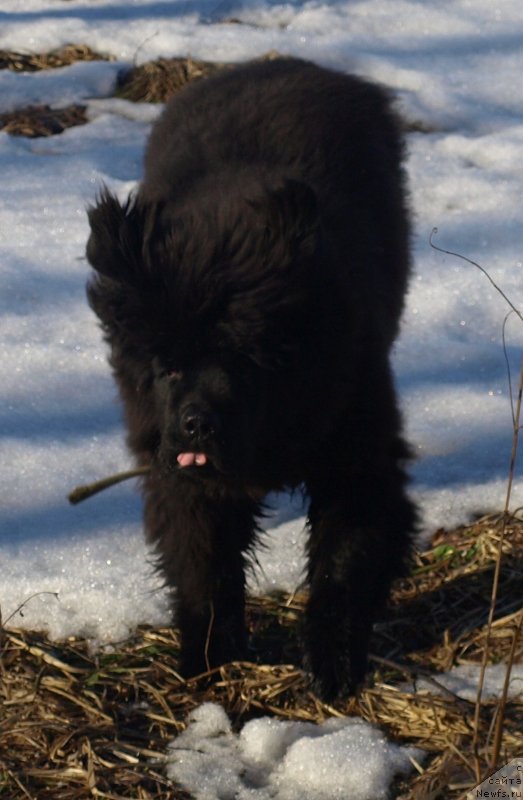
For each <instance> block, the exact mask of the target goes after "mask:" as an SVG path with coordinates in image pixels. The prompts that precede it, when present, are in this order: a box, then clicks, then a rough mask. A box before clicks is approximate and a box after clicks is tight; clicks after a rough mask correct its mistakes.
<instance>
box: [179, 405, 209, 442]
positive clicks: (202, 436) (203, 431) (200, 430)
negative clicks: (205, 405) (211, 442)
mask: <svg viewBox="0 0 523 800" xmlns="http://www.w3.org/2000/svg"><path fill="white" fill-rule="evenodd" d="M181 429H182V433H183V435H184V436H186V437H187V440H188V441H189V442H200V443H203V442H206V441H207V440H208V439H210V437H211V436H212V435H213V434H214V432H215V426H214V424H213V420H212V419H211V415H210V414H208V413H206V412H205V411H203V410H202V409H201V408H198V406H195V405H190V406H187V408H186V409H184V411H183V412H182V417H181Z"/></svg>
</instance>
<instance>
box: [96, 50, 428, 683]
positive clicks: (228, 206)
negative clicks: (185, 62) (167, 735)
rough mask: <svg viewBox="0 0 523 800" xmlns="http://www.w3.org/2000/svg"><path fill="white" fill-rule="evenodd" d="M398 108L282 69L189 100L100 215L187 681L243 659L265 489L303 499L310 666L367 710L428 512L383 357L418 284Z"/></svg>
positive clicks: (107, 326)
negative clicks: (390, 618) (380, 640)
mask: <svg viewBox="0 0 523 800" xmlns="http://www.w3.org/2000/svg"><path fill="white" fill-rule="evenodd" d="M401 161H402V140H401V134H400V125H399V122H398V119H397V118H396V116H395V115H394V113H393V111H392V110H391V104H390V100H389V97H388V96H387V93H386V92H385V91H384V90H383V89H382V88H379V87H378V86H375V85H373V84H371V83H368V82H366V81H364V80H361V79H359V78H355V77H350V76H347V75H342V74H338V73H336V72H332V71H329V70H326V69H321V68H319V67H317V66H314V65H313V64H310V63H307V62H303V61H299V60H293V59H278V60H275V61H270V62H264V63H252V64H249V65H246V66H241V67H238V68H235V69H230V70H226V71H223V72H222V73H220V74H219V75H217V76H216V77H212V78H208V79H206V80H202V81H201V82H198V83H194V84H192V85H190V86H189V87H188V88H186V89H184V90H183V91H182V92H180V94H178V95H177V96H176V97H175V98H174V99H173V100H171V102H170V103H169V104H168V105H167V107H166V109H165V112H164V113H163V115H162V116H161V117H160V119H159V121H158V122H157V123H156V124H155V126H154V128H153V131H152V134H151V137H150V140H149V144H148V147H147V151H146V157H145V177H144V179H143V181H142V183H141V185H140V188H139V190H138V193H137V195H136V196H135V197H133V198H131V199H129V200H128V201H127V202H126V203H125V204H123V205H122V204H120V202H119V201H118V200H117V199H116V198H115V197H114V196H112V195H111V194H109V193H108V192H105V193H104V194H103V195H102V196H101V197H100V199H99V201H98V203H97V204H96V205H95V206H94V207H93V208H91V209H90V211H89V221H90V225H91V236H90V239H89V242H88V246H87V257H88V259H89V261H90V263H91V265H92V266H93V267H94V270H95V273H94V275H93V277H92V279H91V281H90V283H89V287H88V296H89V301H90V303H91V306H92V308H93V309H94V310H95V312H96V313H97V315H98V316H99V318H100V320H101V322H102V325H103V329H104V332H105V336H106V339H107V341H108V343H109V345H110V348H111V364H112V368H113V370H114V374H115V377H116V381H117V383H118V386H119V389H120V393H121V396H122V399H123V403H124V407H125V415H126V421H127V426H128V431H129V435H128V443H129V446H130V448H131V450H132V451H133V452H134V454H135V456H136V459H137V461H138V463H139V464H142V465H145V464H147V465H150V466H151V472H150V475H149V476H148V477H146V478H145V481H144V495H145V527H146V531H147V537H148V540H149V541H150V542H151V543H152V544H153V545H154V546H155V547H156V550H157V553H158V559H159V567H160V569H161V570H162V572H163V574H164V575H165V578H166V580H167V582H168V584H169V585H170V586H172V587H176V613H177V622H178V625H179V626H180V628H181V633H182V655H181V670H182V672H183V674H185V675H188V676H189V675H193V674H195V673H198V672H201V671H204V670H206V669H207V668H208V667H213V666H216V665H219V664H222V663H224V662H227V661H229V660H232V659H238V658H242V657H244V656H245V652H246V650H245V648H246V633H245V624H244V600H245V579H244V569H245V566H246V560H247V559H248V556H249V552H250V550H251V549H252V547H253V544H254V542H255V538H256V535H257V532H258V522H257V521H258V519H259V517H260V513H261V509H262V502H263V498H264V496H265V495H266V493H267V492H269V491H272V490H281V489H284V488H286V487H296V486H299V485H304V486H305V489H306V492H307V494H308V496H309V498H310V507H309V515H308V528H309V540H308V581H309V586H310V599H309V602H308V607H307V612H306V618H305V630H304V638H305V647H306V652H307V662H306V663H307V665H308V668H309V669H310V670H311V671H312V674H313V676H314V679H315V685H316V687H317V689H318V691H319V692H320V693H321V695H322V696H323V697H325V698H332V697H335V696H336V695H338V694H340V693H345V692H350V691H354V689H355V688H356V687H357V686H358V684H359V683H360V682H361V681H362V678H363V677H364V674H365V670H366V664H367V651H368V642H369V635H370V633H371V628H372V624H373V621H374V620H375V619H376V616H377V615H378V614H379V613H380V611H381V610H382V608H383V606H384V604H385V602H386V599H387V596H388V593H389V589H390V585H391V581H392V580H393V579H394V578H395V577H396V576H397V575H399V574H400V573H401V572H402V569H403V566H404V563H405V559H406V556H407V554H408V550H409V545H410V542H411V536H412V531H413V529H414V522H415V513H414V509H413V506H412V504H411V502H410V501H409V500H408V498H407V496H406V494H405V484H406V478H405V473H404V471H403V464H404V461H405V459H406V457H407V455H408V453H407V448H406V446H405V444H404V442H403V439H402V437H401V430H400V428H401V425H400V418H399V414H398V410H397V405H396V399H395V392H394V387H393V382H392V378H391V370H390V365H389V352H390V348H391V345H392V342H393V340H394V338H395V336H396V334H397V331H398V320H399V317H400V313H401V310H402V305H403V298H404V293H405V289H406V283H407V278H408V272H409V243H408V239H409V224H408V214H407V210H406V202H405V191H404V175H403V171H402V167H401Z"/></svg>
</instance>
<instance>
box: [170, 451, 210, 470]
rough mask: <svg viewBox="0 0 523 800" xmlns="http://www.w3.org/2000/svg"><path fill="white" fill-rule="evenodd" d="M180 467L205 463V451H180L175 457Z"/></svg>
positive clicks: (201, 465)
mask: <svg viewBox="0 0 523 800" xmlns="http://www.w3.org/2000/svg"><path fill="white" fill-rule="evenodd" d="M176 460H177V462H178V464H179V465H180V467H193V466H194V465H195V464H196V466H197V467H203V465H204V464H206V463H207V456H206V455H205V453H180V455H179V456H177V458H176Z"/></svg>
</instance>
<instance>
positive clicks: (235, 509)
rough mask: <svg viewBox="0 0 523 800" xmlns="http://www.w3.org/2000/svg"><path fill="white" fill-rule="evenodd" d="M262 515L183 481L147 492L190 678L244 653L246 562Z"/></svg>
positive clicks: (153, 538) (150, 523) (150, 532)
mask: <svg viewBox="0 0 523 800" xmlns="http://www.w3.org/2000/svg"><path fill="white" fill-rule="evenodd" d="M256 510H257V509H256V508H255V507H254V504H252V503H251V502H249V501H245V502H237V501H236V502H235V501H233V500H230V499H228V498H223V497H220V498H217V497H209V496H208V495H207V493H206V491H205V486H202V485H200V484H197V483H194V484H192V483H191V482H190V481H187V480H186V479H183V478H182V479H177V478H176V477H173V478H170V479H162V480H160V481H158V482H156V483H153V485H151V483H149V488H148V490H146V506H145V522H146V530H147V536H148V539H149V541H150V542H152V543H153V544H154V545H155V547H156V551H157V554H158V566H159V569H160V571H161V572H162V573H163V574H164V575H165V578H166V582H167V584H168V585H169V586H171V587H173V588H174V589H175V590H176V595H175V604H174V607H175V617H176V621H177V624H178V626H179V628H180V632H181V642H182V649H181V664H180V671H181V673H182V674H183V675H184V676H185V677H189V676H193V675H197V674H200V673H202V672H206V671H207V670H208V669H212V668H213V667H216V666H219V665H221V664H224V663H227V662H229V661H233V660H237V659H240V658H242V657H243V656H244V653H245V647H246V631H245V621H244V610H245V576H244V566H245V563H244V562H245V555H246V552H247V550H248V549H249V547H250V545H251V544H252V542H253V540H254V535H255V530H256V525H255V513H256Z"/></svg>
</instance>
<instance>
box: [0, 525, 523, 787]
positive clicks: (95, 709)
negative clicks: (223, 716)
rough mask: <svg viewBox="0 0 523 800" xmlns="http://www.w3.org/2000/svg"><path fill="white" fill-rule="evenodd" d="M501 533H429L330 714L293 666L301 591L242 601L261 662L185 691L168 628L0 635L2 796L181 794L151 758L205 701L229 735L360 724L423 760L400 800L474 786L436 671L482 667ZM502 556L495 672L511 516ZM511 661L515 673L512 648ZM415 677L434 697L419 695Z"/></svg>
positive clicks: (509, 605)
mask: <svg viewBox="0 0 523 800" xmlns="http://www.w3.org/2000/svg"><path fill="white" fill-rule="evenodd" d="M499 535H500V533H499V520H497V519H495V518H492V517H486V518H483V519H481V520H479V521H478V522H476V523H474V524H473V525H471V526H468V527H463V528H459V529H458V530H456V531H453V532H452V533H444V532H439V533H438V534H437V535H436V537H435V543H434V546H433V547H432V548H431V549H430V550H427V551H426V552H424V553H420V554H418V555H417V556H416V563H415V565H414V569H413V571H412V574H411V576H410V577H409V578H407V579H405V580H403V581H401V582H400V583H398V584H397V585H396V587H395V589H394V593H393V598H392V602H391V604H390V610H389V614H388V619H387V620H386V621H385V622H384V623H382V624H381V625H380V626H379V629H378V631H377V632H376V636H375V641H374V646H373V653H374V656H373V664H374V666H375V672H374V675H373V682H372V684H371V685H370V686H369V687H368V688H365V689H363V690H362V692H361V693H360V695H359V697H358V698H352V699H350V700H348V701H345V702H340V703H336V704H335V705H333V706H328V705H325V704H323V703H321V702H320V701H319V700H318V699H317V698H316V697H315V695H314V694H313V692H312V691H311V688H310V685H309V681H308V678H307V676H306V675H305V674H304V673H303V672H302V671H301V670H300V669H298V668H297V667H296V666H294V664H297V663H299V643H298V640H299V625H300V618H301V615H302V611H303V607H304V602H305V599H306V597H305V595H304V594H299V595H294V596H284V595H278V596H271V597H261V598H260V597H259V598H251V599H250V601H249V606H248V621H249V628H250V632H251V638H252V648H253V657H255V658H256V659H257V660H259V661H260V662H262V663H237V664H231V665H227V666H225V667H223V668H222V669H220V670H217V671H215V672H214V673H212V674H208V675H204V676H201V677H200V678H198V679H195V680H193V681H190V682H185V681H183V680H182V679H181V678H180V677H179V675H178V674H177V653H178V638H177V632H176V631H175V630H172V629H170V628H162V629H152V628H141V629H140V630H138V631H136V633H135V634H134V635H133V636H132V637H131V638H130V639H129V640H128V641H126V642H123V643H115V644H112V645H111V646H110V647H106V648H104V649H103V650H102V651H99V652H97V653H91V652H90V649H89V643H88V642H86V641H83V640H80V639H70V640H68V641H67V642H62V643H56V642H54V643H51V642H49V641H48V640H47V638H46V637H45V635H44V634H41V633H37V632H28V631H23V630H17V629H15V628H10V627H8V628H6V629H4V631H3V634H2V649H1V655H0V702H1V703H2V714H1V718H0V797H2V796H5V797H9V798H10V800H19V798H20V800H21V799H22V798H28V797H32V798H38V800H45V799H46V798H56V797H60V798H61V800H80V798H82V800H83V799H84V798H90V797H101V798H124V797H125V798H130V797H135V798H143V800H145V799H146V798H147V799H149V798H155V800H159V799H160V798H162V799H163V798H165V799H167V798H186V797H188V795H187V794H186V793H185V792H183V791H182V790H181V789H180V788H176V787H173V786H172V784H170V783H169V782H168V781H167V780H166V779H165V776H164V774H163V771H162V760H163V758H164V754H165V750H166V747H167V744H168V742H169V740H171V739H172V738H174V737H175V736H176V735H177V733H178V732H179V731H181V730H182V729H183V728H184V727H185V725H186V722H187V717H188V715H189V713H190V711H191V710H192V709H193V708H194V707H195V706H197V705H199V704H201V703H202V702H204V701H214V702H218V703H220V704H222V705H223V707H224V708H225V709H226V710H227V712H228V713H229V715H230V716H231V718H232V719H233V721H234V723H235V724H236V725H237V726H238V727H239V726H240V725H241V724H243V723H244V722H245V721H246V720H247V719H249V718H251V717H252V716H255V715H259V714H270V715H272V716H274V717H277V718H280V719H293V720H309V721H315V722H321V721H323V720H325V719H326V718H328V717H330V716H333V715H358V716H360V717H362V718H363V719H365V720H369V721H371V722H374V723H376V724H378V725H380V726H382V728H383V729H384V730H385V731H386V732H387V734H388V735H389V736H390V737H391V738H392V739H394V740H396V741H398V742H402V743H414V744H416V745H417V746H419V747H421V748H423V749H424V750H426V751H427V752H428V757H427V759H426V760H425V761H424V763H423V765H422V766H420V768H419V770H420V771H419V774H415V776H413V777H411V779H410V780H408V781H406V782H404V783H402V784H399V785H398V786H397V787H396V789H395V792H396V796H397V797H402V798H404V800H414V799H415V798H421V797H424V798H425V797H432V798H437V797H439V796H441V797H445V798H458V797H460V796H461V794H462V793H463V791H464V789H465V788H466V787H467V786H470V785H473V784H474V782H475V779H474V763H475V761H474V753H473V752H472V744H473V733H474V703H472V702H469V701H466V700H462V699H460V698H458V697H456V696H454V695H452V694H451V693H450V692H448V691H443V692H442V691H441V690H440V688H439V686H438V673H439V672H440V671H445V670H448V669H449V668H450V667H451V666H452V665H454V664H461V663H476V664H479V663H480V662H481V657H482V653H483V648H484V646H485V623H486V620H487V615H488V608H489V605H490V590H491V583H492V573H493V565H494V563H495V559H496V556H497V548H498V543H499ZM503 549H504V567H503V570H502V577H501V585H500V592H499V597H500V600H499V604H498V608H497V612H496V617H495V623H494V626H493V629H492V633H491V641H490V655H489V661H490V662H491V663H496V662H500V661H506V660H507V658H508V654H509V653H510V651H511V648H513V649H514V637H515V636H516V635H517V633H518V629H517V622H518V616H519V614H520V613H521V597H522V596H523V520H519V519H514V520H512V521H511V522H510V524H509V525H508V528H507V531H506V534H505V538H504V544H503ZM514 660H515V662H519V663H521V662H523V641H522V640H521V639H520V640H519V641H518V642H517V643H516V645H515V659H514ZM267 661H269V662H270V663H266V662H267ZM421 677H423V678H427V677H428V678H429V682H431V687H432V688H431V689H429V690H428V689H423V690H417V689H416V679H418V678H421ZM407 684H410V685H407ZM494 711H495V703H493V702H485V703H484V704H483V705H482V709H481V714H480V717H479V736H478V742H479V748H478V754H477V755H478V757H479V762H480V764H481V766H482V769H484V770H487V769H488V760H489V755H490V754H491V748H492V731H491V723H492V718H493V714H494ZM501 752H502V761H503V762H505V761H507V760H509V759H510V758H513V757H516V756H518V755H521V753H522V752H523V698H520V699H519V700H518V701H511V702H509V704H508V706H507V710H506V717H505V724H504V733H503V742H502V751H501ZM440 792H441V794H440Z"/></svg>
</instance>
